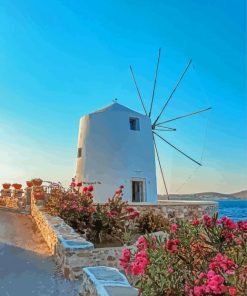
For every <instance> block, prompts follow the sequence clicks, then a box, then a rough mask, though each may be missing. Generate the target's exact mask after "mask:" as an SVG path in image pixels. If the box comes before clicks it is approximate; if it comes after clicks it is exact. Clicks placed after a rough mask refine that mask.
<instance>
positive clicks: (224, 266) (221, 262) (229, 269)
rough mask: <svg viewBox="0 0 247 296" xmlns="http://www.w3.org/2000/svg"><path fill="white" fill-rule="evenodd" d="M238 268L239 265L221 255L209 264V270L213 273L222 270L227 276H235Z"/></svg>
mask: <svg viewBox="0 0 247 296" xmlns="http://www.w3.org/2000/svg"><path fill="white" fill-rule="evenodd" d="M237 267H238V266H237V264H235V263H234V262H233V261H232V260H230V259H229V258H227V257H226V256H224V255H222V254H221V253H219V254H217V255H216V256H215V257H214V258H213V259H212V260H211V262H210V264H209V268H210V269H212V271H219V270H222V271H224V272H226V273H227V274H234V272H235V269H236V268H237Z"/></svg>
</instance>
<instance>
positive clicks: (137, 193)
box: [132, 179, 146, 202]
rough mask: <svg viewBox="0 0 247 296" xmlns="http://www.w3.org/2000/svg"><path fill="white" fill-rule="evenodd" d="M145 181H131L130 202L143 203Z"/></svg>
mask: <svg viewBox="0 0 247 296" xmlns="http://www.w3.org/2000/svg"><path fill="white" fill-rule="evenodd" d="M145 201H146V194H145V180H143V179H141V180H140V179H135V180H132V202H145Z"/></svg>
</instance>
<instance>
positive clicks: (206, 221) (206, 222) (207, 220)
mask: <svg viewBox="0 0 247 296" xmlns="http://www.w3.org/2000/svg"><path fill="white" fill-rule="evenodd" d="M203 220H204V225H205V226H207V227H212V226H213V221H212V218H210V217H209V216H208V215H203Z"/></svg>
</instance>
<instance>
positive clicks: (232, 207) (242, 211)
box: [217, 200, 247, 222]
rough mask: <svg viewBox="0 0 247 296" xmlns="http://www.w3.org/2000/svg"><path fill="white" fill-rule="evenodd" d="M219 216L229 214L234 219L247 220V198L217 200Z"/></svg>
mask: <svg viewBox="0 0 247 296" xmlns="http://www.w3.org/2000/svg"><path fill="white" fill-rule="evenodd" d="M217 201H218V203H219V216H220V217H224V216H227V217H229V218H231V219H232V220H234V221H236V222H237V221H241V220H247V200H217Z"/></svg>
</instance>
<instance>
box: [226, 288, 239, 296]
mask: <svg viewBox="0 0 247 296" xmlns="http://www.w3.org/2000/svg"><path fill="white" fill-rule="evenodd" d="M228 293H229V294H230V295H237V289H236V288H234V287H230V288H229V290H228Z"/></svg>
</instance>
